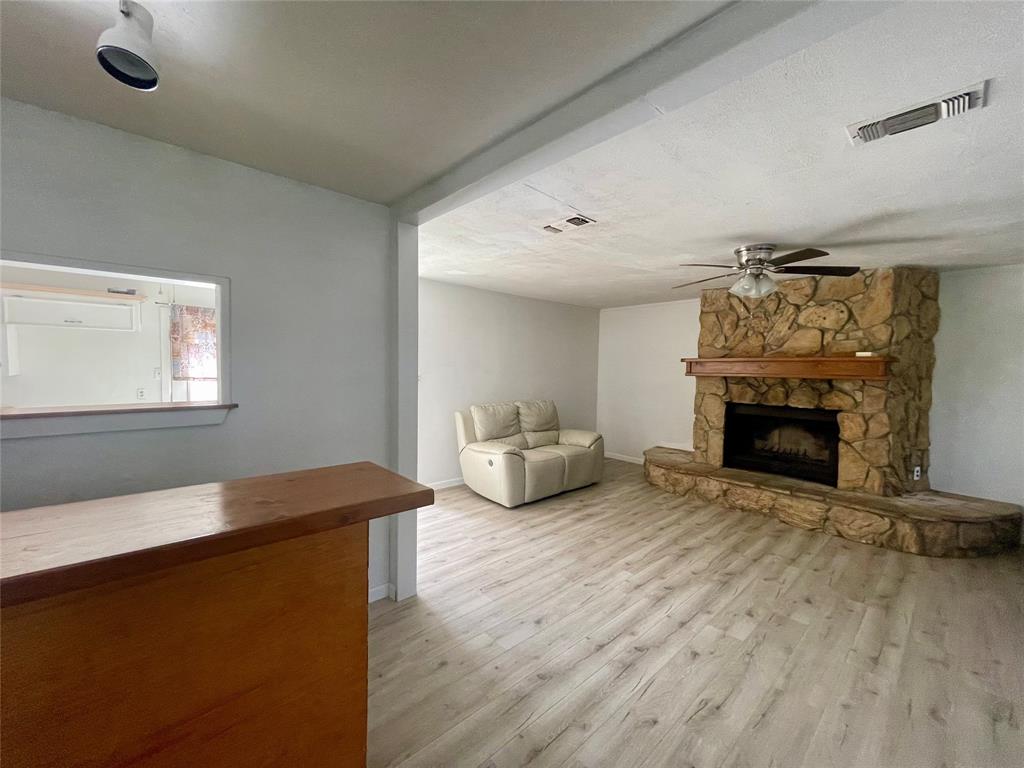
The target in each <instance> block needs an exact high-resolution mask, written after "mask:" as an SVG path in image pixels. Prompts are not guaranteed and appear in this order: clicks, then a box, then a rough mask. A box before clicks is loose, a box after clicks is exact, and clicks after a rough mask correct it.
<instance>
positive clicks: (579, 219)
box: [565, 216, 594, 227]
mask: <svg viewBox="0 0 1024 768" xmlns="http://www.w3.org/2000/svg"><path fill="white" fill-rule="evenodd" d="M593 222H594V220H593V219H588V218H587V217H586V216H570V217H569V218H568V219H566V220H565V223H566V224H572V225H573V226H574V227H582V226H583V225H584V224H592V223H593Z"/></svg>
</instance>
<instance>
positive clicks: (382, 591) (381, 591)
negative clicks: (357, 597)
mask: <svg viewBox="0 0 1024 768" xmlns="http://www.w3.org/2000/svg"><path fill="white" fill-rule="evenodd" d="M394 592H395V588H394V586H393V585H391V584H381V585H380V586H376V587H370V599H369V602H371V603H376V602H377V601H378V600H383V599H384V598H385V597H390V596H391V595H393V594H394Z"/></svg>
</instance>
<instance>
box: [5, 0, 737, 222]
mask: <svg viewBox="0 0 1024 768" xmlns="http://www.w3.org/2000/svg"><path fill="white" fill-rule="evenodd" d="M145 5H146V6H147V7H148V8H149V9H150V10H151V11H152V13H153V16H154V18H155V32H154V41H155V44H156V46H157V48H158V50H159V51H160V54H161V56H162V68H161V83H160V88H159V89H158V90H157V91H156V92H155V93H152V94H141V93H138V92H135V91H132V90H130V89H128V88H126V87H125V86H123V85H120V84H119V83H117V82H115V81H114V80H113V79H111V78H110V77H108V76H107V75H106V74H104V73H103V71H102V70H101V69H100V67H99V66H98V65H97V63H96V60H95V53H94V51H95V46H96V38H97V37H98V36H99V34H100V32H101V31H102V30H103V29H104V28H106V27H109V26H111V25H112V24H113V22H114V18H115V15H116V13H117V0H104V1H103V2H94V1H93V0H81V1H79V2H38V1H33V2H10V1H9V0H7V1H4V2H0V30H2V38H0V51H2V69H0V71H2V81H0V87H2V92H3V95H4V96H7V97H9V98H13V99H17V100H20V101H26V102H29V103H32V104H36V105H39V106H41V107H45V108H47V109H53V110H57V111H59V112H65V113H67V114H71V115H75V116H77V117H82V118H85V119H87V120H93V121H95V122H99V123H104V124H106V125H110V126H113V127H115V128H121V129H123V130H126V131H129V132H131V133H136V134H140V135H142V136H148V137H150V138H153V139H158V140H160V141H166V142H169V143H171V144H177V145H180V146H183V147H188V148H190V149H194V150H197V151H199V152H204V153H207V154H210V155H214V156H216V157H222V158H225V159H227V160H233V161H235V162H238V163H241V164H243V165H248V166H251V167H254V168H259V169H262V170H266V171H270V172H272V173H277V174H280V175H282V176H288V177H291V178H294V179H298V180H300V181H305V182H309V183H311V184H316V185H319V186H322V187H327V188H328V189H334V190H337V191H339V192H345V193H348V194H351V195H355V196H357V197H361V198H363V199H367V200H373V201H376V202H386V203H390V202H393V201H395V200H397V199H399V198H401V197H403V196H404V195H405V194H407V193H408V192H410V191H412V190H414V189H416V188H418V187H419V186H421V185H422V184H424V183H425V182H427V181H429V180H431V179H433V178H434V177H436V176H438V175H440V174H441V173H443V172H444V171H445V170H447V169H448V168H450V167H451V166H452V165H454V164H455V163H457V162H458V161H460V160H462V159H464V158H465V157H466V156H468V155H470V154H472V153H474V152H476V151H478V150H480V149H481V148H483V147H485V146H487V145H488V144H490V143H492V142H494V141H496V140H497V139H499V138H500V137H502V136H504V135H506V134H507V133H509V132H511V131H513V130H514V129H516V128H518V127H520V126H522V125H523V124H526V123H529V122H530V121H532V120H533V119H535V118H536V117H537V116H539V115H540V114H542V113H543V112H545V111H546V110H549V109H551V108H553V107H554V106H556V105H557V104H559V103H560V102H562V101H564V100H566V99H568V98H570V97H571V96H573V95H574V94H576V93H577V92H579V91H581V90H583V89H585V88H586V87H587V86H589V85H591V84H592V83H593V82H595V81H596V80H599V79H600V78H602V77H604V76H606V75H607V74H609V73H611V72H612V71H613V70H615V69H617V68H618V67H621V66H622V65H624V64H626V63H628V62H629V61H631V60H632V59H634V58H636V57H637V56H640V55H641V54H643V53H645V52H647V51H648V50H650V49H651V48H653V47H655V46H657V45H658V44H660V43H662V42H664V41H665V40H667V39H669V38H671V37H674V36H675V35H677V34H679V33H680V32H682V31H684V30H685V29H687V28H689V27H691V26H693V25H694V24H696V23H698V22H699V21H701V20H702V19H704V18H705V17H706V16H708V15H710V14H712V13H713V12H714V11H715V10H717V9H719V8H721V7H723V6H724V5H725V3H724V2H721V1H718V2H621V3H586V4H580V3H574V2H422V3H421V2H319V3H313V2H147V3H145Z"/></svg>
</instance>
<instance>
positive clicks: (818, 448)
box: [723, 403, 839, 487]
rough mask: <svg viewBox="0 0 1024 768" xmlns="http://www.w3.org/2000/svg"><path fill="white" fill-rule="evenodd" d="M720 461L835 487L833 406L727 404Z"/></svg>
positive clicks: (836, 424)
mask: <svg viewBox="0 0 1024 768" xmlns="http://www.w3.org/2000/svg"><path fill="white" fill-rule="evenodd" d="M723 465H724V466H726V467H732V468H734V469H749V470H753V471H756V472H771V473H773V474H776V475H786V476H787V477H795V478H797V479H800V480H810V481H812V482H816V483H823V484H825V485H831V486H833V487H835V486H836V484H837V481H838V474H839V422H838V420H837V418H836V412H835V411H827V410H821V409H814V408H786V407H782V406H769V405H751V404H745V403H727V404H726V414H725V440H724V445H723Z"/></svg>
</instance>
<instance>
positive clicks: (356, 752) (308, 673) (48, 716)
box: [0, 462, 433, 768]
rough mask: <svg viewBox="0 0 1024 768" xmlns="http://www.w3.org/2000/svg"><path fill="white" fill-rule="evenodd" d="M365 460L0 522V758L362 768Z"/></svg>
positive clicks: (14, 515)
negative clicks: (352, 767)
mask: <svg viewBox="0 0 1024 768" xmlns="http://www.w3.org/2000/svg"><path fill="white" fill-rule="evenodd" d="M432 502H433V491H431V490H430V489H429V488H426V487H424V486H422V485H419V484H418V483H415V482H413V481H411V480H407V479H405V478H403V477H401V476H399V475H396V474H394V473H392V472H389V471H387V470H385V469H383V468H381V467H379V466H377V465H375V464H371V463H368V462H363V463H358V464H346V465H342V466H337V467H325V468H322V469H313V470H307V471H302V472H289V473H286V474H280V475H269V476H265V477H253V478H248V479H244V480H234V481H229V482H224V483H209V484H206V485H196V486H190V487H186V488H174V489H170V490H165V491H154V492H151V493H141V494H134V495H130V496H119V497H116V498H109V499H97V500H94V501H84V502H77V503H73V504H63V505H58V506H50V507H37V508H35V509H25V510H20V511H14V512H5V513H3V514H2V515H0V535H2V563H0V622H2V626H0V685H2V691H0V695H2V699H0V734H2V740H0V763H2V765H3V766H4V768H22V767H23V766H24V767H28V766H31V767H32V768H36V767H37V766H54V767H55V768H56V767H57V766H60V767H61V768H71V767H73V766H147V768H150V767H153V768H156V767H157V766H159V767H160V768H164V767H167V768H170V767H171V766H174V767H175V768H182V767H185V766H188V767H189V768H213V767H215V766H303V767H304V768H315V767H317V766H332V767H343V768H347V767H348V766H364V765H365V763H366V686H367V651H366V630H367V627H366V623H367V613H366V603H367V557H368V552H367V535H368V525H367V521H369V520H371V519H373V518H375V517H382V516H385V515H391V514H394V513H396V512H401V511H404V510H407V509H413V508H416V507H422V506H427V505H429V504H431V503H432Z"/></svg>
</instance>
